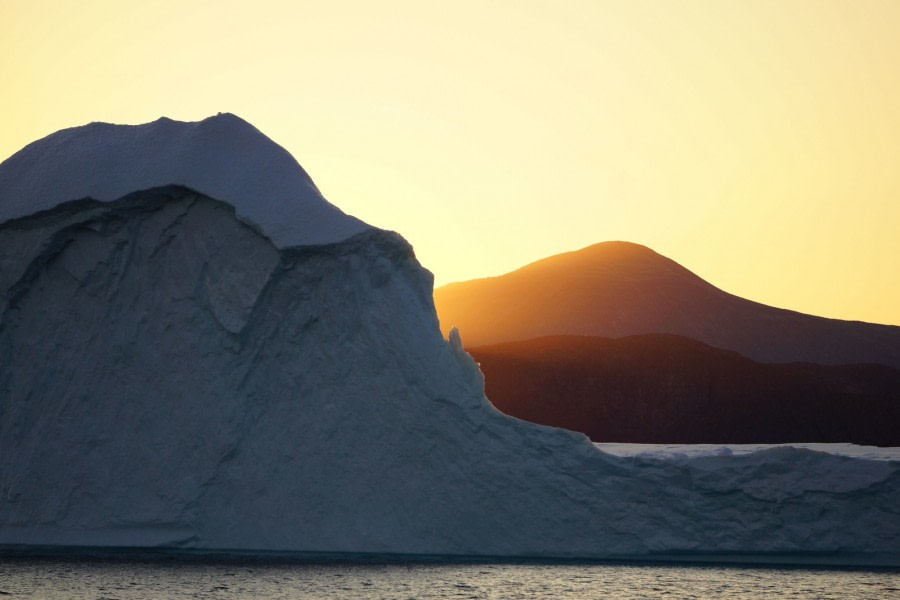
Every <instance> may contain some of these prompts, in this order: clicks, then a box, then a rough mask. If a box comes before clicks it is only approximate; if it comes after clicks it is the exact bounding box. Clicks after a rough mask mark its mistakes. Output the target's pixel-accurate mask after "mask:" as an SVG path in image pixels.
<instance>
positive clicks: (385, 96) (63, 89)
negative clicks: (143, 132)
mask: <svg viewBox="0 0 900 600" xmlns="http://www.w3.org/2000/svg"><path fill="white" fill-rule="evenodd" d="M898 31H900V2H897V1H894V0H885V1H874V0H857V1H828V0H808V1H797V0H775V1H766V0H752V1H751V0H747V1H741V2H737V1H731V2H729V1H726V0H709V1H703V2H697V1H694V2H691V1H679V2H670V1H665V0H659V1H627V2H626V1H621V2H618V1H617V2H609V1H607V2H604V1H601V0H590V1H585V2H577V1H574V0H566V1H564V2H560V1H556V2H554V1H550V0H548V1H543V2H537V1H524V0H518V1H507V2H501V1H497V2H488V1H484V0H481V1H474V2H469V1H462V0H455V1H453V2H422V1H409V2H398V1H393V0H387V1H380V2H363V1H359V2H341V1H329V2H324V1H323V2H291V1H284V2H267V1H264V0H255V1H252V2H214V1H205V2H190V1H186V0H180V1H171V2H170V1H156V2H123V1H122V0H116V1H89V0H81V1H77V2H74V1H73V2H67V1H61V0H52V1H48V0H40V1H36V0H0V81H2V94H0V160H2V159H5V158H6V157H8V156H9V155H11V154H12V153H14V152H15V151H17V150H19V149H20V148H21V147H22V146H24V145H25V144H27V143H29V142H31V141H33V140H35V139H37V138H40V137H43V136H45V135H47V134H49V133H51V132H53V131H55V130H57V129H61V128H64V127H70V126H74V125H81V124H84V123H87V122H90V121H112V122H119V123H142V122H147V121H152V120H155V119H156V118H158V117H159V116H161V115H166V116H169V117H172V118H175V119H182V120H197V119H201V118H203V117H206V116H209V115H211V114H215V113H216V112H219V111H228V112H233V113H235V114H237V115H240V116H241V117H243V118H244V119H246V120H248V121H250V122H251V123H253V124H254V125H255V126H256V127H258V128H259V129H260V130H262V131H263V132H264V133H265V134H267V135H269V136H270V137H271V138H272V139H274V140H275V141H276V142H278V143H279V144H281V145H283V146H284V147H286V148H287V149H288V150H289V151H290V152H291V153H292V154H293V155H294V156H295V157H296V158H297V159H298V160H299V161H300V163H301V164H302V165H303V166H304V167H305V168H306V170H307V171H308V172H309V173H310V174H311V175H312V177H313V179H314V180H315V181H316V183H317V184H318V185H319V187H320V189H321V190H322V191H323V193H324V194H325V196H326V197H327V198H328V199H329V200H330V201H331V202H333V203H334V204H336V205H338V206H339V207H341V208H342V209H343V210H345V211H346V212H349V213H351V214H353V215H356V216H358V217H360V218H362V219H364V220H366V221H368V222H369V223H372V224H373V225H377V226H380V227H384V228H388V229H394V230H397V231H399V232H401V233H402V234H403V235H404V236H405V237H406V238H407V239H408V240H409V241H410V242H411V243H412V244H413V245H414V246H415V249H416V253H417V255H418V257H419V259H420V260H421V261H422V263H423V264H424V265H425V266H426V267H428V268H429V269H431V270H432V271H433V272H434V273H435V277H436V283H437V284H438V285H440V284H443V283H449V282H451V281H456V280H462V279H471V278H475V277H483V276H488V275H497V274H500V273H503V272H507V271H510V270H512V269H515V268H517V267H519V266H522V265H524V264H525V263H528V262H531V261H533V260H536V259H539V258H542V257H545V256H548V255H551V254H556V253H559V252H563V251H568V250H574V249H577V248H581V247H584V246H587V245H590V244H593V243H595V242H600V241H605V240H628V241H633V242H638V243H642V244H646V245H648V246H650V247H651V248H653V249H654V250H656V251H657V252H660V253H661V254H663V255H665V256H668V257H669V258H672V259H674V260H676V261H678V262H679V263H681V264H683V265H684V266H686V267H688V268H689V269H691V270H693V271H694V272H696V273H697V274H698V275H700V276H701V277H703V278H705V279H707V280H708V281H710V282H711V283H713V284H715V285H717V286H719V287H721V288H723V289H725V290H727V291H729V292H732V293H735V294H738V295H740V296H744V297H747V298H750V299H753V300H757V301H760V302H764V303H767V304H772V305H775V306H779V307H784V308H790V309H794V310H799V311H803V312H810V313H813V314H819V315H824V316H830V317H839V318H846V319H859V320H867V321H874V322H881V323H892V324H900V35H898V33H897V32H898Z"/></svg>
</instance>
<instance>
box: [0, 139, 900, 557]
mask: <svg viewBox="0 0 900 600" xmlns="http://www.w3.org/2000/svg"><path fill="white" fill-rule="evenodd" d="M97 144H98V146H102V144H100V143H99V142H97ZM251 164H253V163H252V161H251ZM38 166H39V165H38V164H37V163H35V165H34V168H35V169H37V168H38ZM7 168H8V165H6V164H4V165H2V166H0V173H5V174H6V177H8V178H7V179H0V181H6V182H8V181H10V180H15V178H14V177H12V178H11V179H10V177H11V176H10V175H9V171H8V170H7V171H4V169H7ZM123 168H126V170H127V166H126V167H123ZM23 189H25V188H21V187H18V188H16V190H19V191H17V192H16V193H24V192H22V191H21V190H23ZM29 189H30V188H29ZM132 192H133V193H129V194H126V195H124V196H123V197H121V198H119V199H114V200H108V199H105V198H104V199H102V201H96V200H80V201H75V202H57V203H55V204H54V203H51V202H44V201H41V200H40V199H39V198H38V199H34V198H31V199H30V200H29V202H31V203H32V205H36V206H39V207H40V210H41V212H38V213H37V214H33V215H30V216H21V215H19V216H18V218H13V219H12V220H8V221H7V222H5V223H3V224H2V225H0V261H2V263H0V356H2V357H3V360H2V362H0V545H3V546H14V545H18V544H25V545H34V544H41V545H46V544H50V545H90V546H94V545H101V546H165V547H174V548H195V549H237V550H244V551H254V550H292V551H316V552H396V553H428V554H458V555H520V556H521V555H530V556H569V557H610V556H635V555H639V556H648V555H666V556H674V555H683V554H685V553H690V554H698V553H699V554H708V553H761V554H766V555H771V554H772V553H830V554H829V555H831V554H834V555H835V556H837V557H838V558H839V559H840V557H850V558H848V560H849V559H851V558H852V560H857V559H859V560H864V561H870V562H872V561H874V562H892V561H893V562H897V561H898V560H900V548H898V543H900V542H898V540H900V518H898V516H900V515H898V510H900V509H898V506H900V502H898V501H900V464H898V463H897V462H891V461H883V460H859V459H852V458H847V457H842V456H835V455H830V454H826V453H821V452H814V451H810V450H799V449H792V448H778V449H772V450H768V451H762V452H757V453H753V454H751V455H747V456H731V457H728V456H713V457H700V458H697V459H696V460H688V461H666V460H660V459H656V458H652V457H618V456H613V455H610V454H606V453H603V452H601V451H599V450H597V449H596V448H595V447H594V446H593V445H592V444H590V443H589V442H588V440H587V438H585V437H584V436H581V435H579V434H574V433H570V432H566V431H563V430H558V429H551V428H546V427H540V426H535V425H531V424H528V423H525V422H522V421H518V420H515V419H512V418H509V417H506V416H504V415H502V414H500V413H499V412H497V411H496V410H494V409H493V407H492V406H491V405H490V404H489V403H488V402H487V400H486V399H485V397H484V394H483V391H482V380H481V377H480V373H479V371H478V369H477V367H476V366H475V364H474V363H473V362H472V361H471V359H470V358H469V356H468V355H467V354H466V353H465V352H464V351H463V350H462V347H461V344H460V343H459V340H458V338H456V337H451V340H450V343H448V342H446V341H445V340H444V339H443V338H442V337H441V335H440V332H439V330H438V323H437V319H436V316H435V312H434V307H433V304H432V299H431V291H432V290H431V284H432V280H431V276H430V274H428V272H427V271H425V270H424V269H422V267H421V266H419V264H418V262H417V261H416V260H415V257H414V255H413V253H412V250H411V248H410V247H409V245H408V244H407V243H406V242H405V241H403V239H402V238H400V237H399V236H397V235H396V234H393V233H388V232H384V231H380V230H376V229H371V228H368V227H365V226H362V227H361V229H360V231H359V232H358V233H357V234H356V235H352V236H350V237H345V238H342V239H337V240H335V241H332V242H331V243H323V244H309V243H306V244H304V245H301V246H297V245H294V246H291V245H290V244H286V245H282V244H279V243H277V242H275V241H274V240H277V239H278V237H279V236H278V235H275V234H272V233H271V232H270V231H268V230H267V229H266V227H265V226H264V225H263V224H262V223H260V222H259V221H258V220H255V219H250V218H248V217H247V215H249V214H253V208H252V207H251V206H249V205H244V206H238V205H236V204H234V203H232V202H228V201H223V200H222V199H220V198H214V197H211V196H210V195H209V194H208V193H206V194H204V193H200V192H198V191H196V190H194V189H189V188H187V187H183V186H179V185H170V186H164V187H157V188H152V189H139V190H136V191H135V190H132ZM0 197H2V198H3V199H4V201H8V200H9V198H13V200H14V201H17V198H18V197H17V196H16V195H15V194H12V195H11V194H10V192H9V191H8V190H3V191H2V196H0ZM248 198H249V196H248ZM69 200H75V198H70V199H69ZM0 210H2V211H9V210H12V209H10V208H9V207H7V206H0ZM5 214H8V213H5ZM14 214H18V213H14ZM242 215H243V216H242ZM338 220H339V221H340V219H338ZM248 222H250V223H252V224H248ZM354 223H358V222H355V221H354ZM328 233H329V236H328V237H332V238H333V237H338V238H340V237H341V236H340V235H334V232H333V231H329V232H328ZM859 557H862V558H859ZM841 560H842V559H841Z"/></svg>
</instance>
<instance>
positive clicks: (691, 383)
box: [469, 335, 900, 446]
mask: <svg viewBox="0 0 900 600" xmlns="http://www.w3.org/2000/svg"><path fill="white" fill-rule="evenodd" d="M469 353H470V354H471V355H472V356H473V357H474V358H475V360H476V361H478V362H479V363H480V364H481V370H482V371H483V372H484V375H485V386H486V393H487V396H488V398H489V399H490V400H491V402H493V403H494V405H495V406H496V407H497V408H499V409H500V410H501V411H503V412H505V413H507V414H509V415H512V416H515V417H519V418H520V419H524V420H527V421H534V422H537V423H543V424H546V425H553V426H556V427H563V428H566V429H572V430H575V431H581V432H583V433H586V434H587V435H588V436H589V437H590V438H591V439H592V440H594V441H598V442H599V441H603V442H638V443H640V442H643V443H697V444H702V443H780V442H853V443H857V444H865V445H880V446H900V427H898V426H897V424H898V423H900V370H898V369H893V368H890V367H886V366H883V365H849V366H822V365H813V364H799V363H795V364H775V365H773V364H761V363H757V362H754V361H752V360H750V359H747V358H745V357H743V356H740V355H739V354H737V353H735V352H730V351H727V350H720V349H718V348H713V347H711V346H708V345H706V344H703V343H700V342H696V341H694V340H689V339H687V338H683V337H680V336H674V335H641V336H631V337H625V338H621V339H609V338H600V337H580V336H574V337H572V336H560V337H547V338H539V339H534V340H528V341H525V342H514V343H506V344H497V345H493V346H482V347H479V348H470V349H469Z"/></svg>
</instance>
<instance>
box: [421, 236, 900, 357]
mask: <svg viewBox="0 0 900 600" xmlns="http://www.w3.org/2000/svg"><path fill="white" fill-rule="evenodd" d="M434 300H435V306H436V308H437V311H438V316H439V318H440V321H441V326H442V328H443V330H445V331H446V330H447V329H449V328H450V327H451V326H454V325H455V326H456V327H458V328H459V330H460V333H461V335H462V339H463V342H464V343H465V344H466V346H467V347H476V346H482V345H485V344H495V343H500V342H510V341H519V340H527V339H531V338H536V337H541V336H547V335H591V336H604V337H613V338H618V337H623V336H628V335H638V334H645V333H671V334H676V335H682V336H685V337H689V338H693V339H696V340H699V341H702V342H705V343H707V344H709V345H711V346H715V347H718V348H726V349H729V350H734V351H736V352H739V353H741V354H743V355H745V356H748V357H750V358H752V359H754V360H758V361H762V362H814V363H821V364H850V363H879V364H886V365H890V366H893V367H897V368H900V327H896V326H889V325H875V324H871V323H861V322H858V321H840V320H836V319H826V318H822V317H814V316H810V315H805V314H802V313H798V312H793V311H789V310H783V309H779V308H773V307H771V306H766V305H763V304H759V303H757V302H752V301H750V300H745V299H743V298H739V297H737V296H734V295H732V294H729V293H727V292H724V291H722V290H720V289H718V288H716V287H714V286H712V285H710V284H709V283H707V282H706V281H704V280H702V279H700V278H699V277H697V276H696V275H694V274H693V273H691V272H690V271H688V270H687V269H685V268H684V267H682V266H680V265H679V264H677V263H676V262H674V261H672V260H669V259H668V258H666V257H664V256H661V255H659V254H657V253H656V252H654V251H652V250H650V249H649V248H646V247H644V246H640V245H637V244H630V243H626V242H605V243H602V244H596V245H593V246H590V247H588V248H584V249H583V250H579V251H577V252H569V253H566V254H560V255H557V256H552V257H550V258H546V259H544V260H540V261H538V262H535V263H532V264H530V265H527V266H525V267H523V268H521V269H519V270H517V271H513V272H512V273H508V274H506V275H501V276H499V277H491V278H487V279H477V280H473V281H466V282H461V283H453V284H450V285H446V286H444V287H441V288H439V289H437V290H436V291H435V293H434Z"/></svg>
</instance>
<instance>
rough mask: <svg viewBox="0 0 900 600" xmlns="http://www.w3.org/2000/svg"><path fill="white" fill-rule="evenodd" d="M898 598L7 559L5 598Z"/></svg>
mask: <svg viewBox="0 0 900 600" xmlns="http://www.w3.org/2000/svg"><path fill="white" fill-rule="evenodd" d="M776 597H777V598H817V599H824V598H835V599H841V600H854V599H867V600H871V599H882V598H883V599H891V600H896V599H897V598H900V570H896V569H880V570H879V569H874V570H870V569H856V568H854V569H812V568H784V567H779V568H776V567H760V566H739V565H728V566H722V565H670V564H621V563H618V564H617V563H588V564H580V563H540V562H530V563H489V562H485V563H460V562H456V563H427V562H410V563H403V562H389V563H378V562H364V563H357V562H297V561H274V562H267V561H259V560H246V561H237V560H229V561H198V560H158V559H157V560H108V559H87V560H85V559H59V558H34V557H32V558H24V557H9V556H6V557H0V598H16V599H19V598H22V599H42V600H43V599H47V600H56V599H66V600H68V599H71V598H79V599H85V600H146V599H151V598H152V599H159V598H173V599H181V598H192V599H194V598H226V599H227V598H254V599H256V598H258V599H262V600H267V599H272V600H274V599H288V598H398V599H406V598H416V599H418V598H529V599H530V598H610V599H619V598H748V599H755V598H776Z"/></svg>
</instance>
